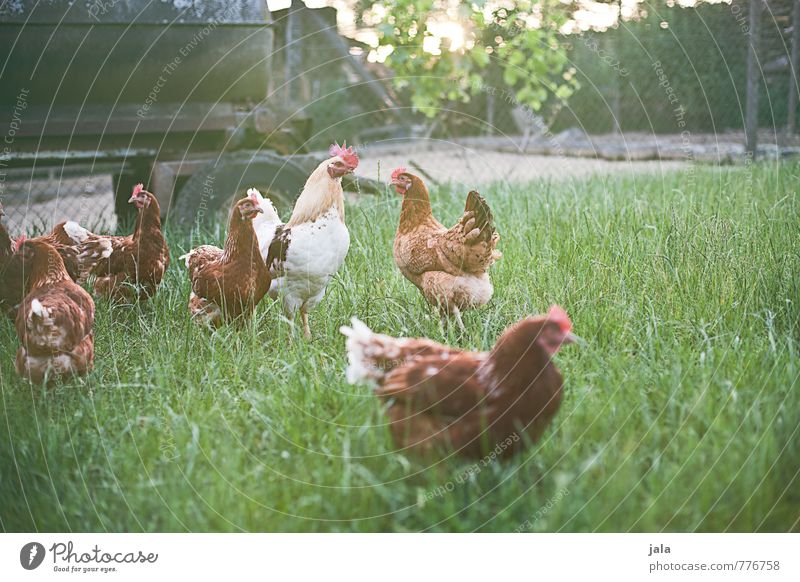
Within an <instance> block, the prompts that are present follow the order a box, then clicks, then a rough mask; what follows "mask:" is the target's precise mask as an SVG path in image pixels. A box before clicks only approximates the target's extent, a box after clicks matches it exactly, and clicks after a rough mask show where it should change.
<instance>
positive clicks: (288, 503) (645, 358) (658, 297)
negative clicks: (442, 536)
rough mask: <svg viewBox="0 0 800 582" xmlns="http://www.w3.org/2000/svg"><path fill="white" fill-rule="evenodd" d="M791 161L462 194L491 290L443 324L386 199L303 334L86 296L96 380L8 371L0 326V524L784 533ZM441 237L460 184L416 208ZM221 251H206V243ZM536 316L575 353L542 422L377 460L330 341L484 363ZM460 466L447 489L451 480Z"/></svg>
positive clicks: (361, 393) (799, 492)
mask: <svg viewBox="0 0 800 582" xmlns="http://www.w3.org/2000/svg"><path fill="white" fill-rule="evenodd" d="M798 184H800V166H799V165H796V164H794V165H778V166H776V165H772V166H754V167H751V168H746V169H706V170H698V171H697V172H696V173H695V174H694V175H686V174H677V173H676V174H670V175H667V176H666V177H664V178H661V177H658V178H657V177H652V176H636V175H630V176H617V177H607V178H604V177H596V178H593V179H589V180H583V181H574V182H569V181H565V182H558V183H545V182H540V183H533V184H531V185H529V186H528V187H524V188H520V187H509V186H504V185H502V184H500V185H497V186H496V187H494V188H492V189H490V190H487V191H485V192H483V194H484V195H485V196H486V198H487V200H488V201H489V203H490V205H491V206H492V209H493V211H494V213H495V215H496V217H497V222H498V225H499V229H500V232H501V236H502V240H501V250H502V251H503V253H504V257H503V259H502V260H501V261H500V262H499V263H497V264H496V265H495V267H494V268H493V270H492V277H493V280H494V283H495V289H496V291H495V297H494V299H493V300H492V302H491V303H490V304H489V305H488V306H487V307H486V308H484V309H482V310H480V311H476V312H472V313H468V314H467V315H466V317H465V321H466V325H467V331H466V332H465V333H464V334H459V333H458V332H457V330H456V329H443V328H442V327H441V325H440V323H439V321H438V318H437V317H435V316H434V315H433V314H432V313H431V311H430V309H429V308H428V307H427V306H426V304H425V303H424V302H423V300H422V299H421V297H420V296H419V294H418V293H417V291H416V290H415V289H414V288H413V287H412V286H411V285H410V284H409V283H408V282H406V281H405V280H404V279H403V278H402V276H401V275H400V274H399V273H398V271H397V269H396V268H395V266H394V264H393V260H392V255H391V247H392V239H393V236H394V229H395V226H396V221H397V216H398V212H399V202H400V201H399V199H398V197H397V196H396V195H394V194H393V193H392V194H386V195H385V196H383V197H377V198H367V199H364V200H361V201H360V202H357V203H353V204H349V205H348V216H347V220H348V225H349V227H350V229H351V235H352V241H353V242H352V246H351V249H350V254H349V256H348V258H347V262H346V264H345V267H344V268H343V270H342V271H341V272H340V274H339V275H338V277H337V278H336V279H335V280H334V281H333V283H332V284H331V285H330V287H329V290H328V294H327V297H326V299H325V300H324V302H323V303H322V304H321V305H320V306H319V308H318V309H317V310H316V311H315V312H313V314H312V316H311V325H312V330H313V332H314V333H315V336H316V338H315V339H314V341H312V342H310V343H307V342H305V341H303V340H302V339H301V336H300V335H296V336H295V337H294V339H292V340H290V338H289V333H290V332H289V326H288V324H287V323H286V322H285V321H284V320H283V319H282V317H281V314H280V309H279V306H278V305H276V304H274V303H272V302H270V301H269V300H266V301H264V302H263V303H262V305H260V306H259V309H258V312H257V316H256V318H255V319H254V321H253V322H252V325H249V326H247V327H246V328H245V329H242V330H233V329H223V330H220V331H218V332H216V333H213V334H210V333H208V332H206V331H204V330H202V329H199V328H197V327H196V326H195V325H194V324H192V323H191V322H190V321H189V317H188V311H187V308H186V301H187V296H188V292H189V291H188V289H189V286H188V281H187V277H186V273H185V270H184V268H183V266H182V265H180V264H179V263H178V261H174V263H173V267H172V268H171V269H170V271H169V273H168V275H167V278H166V281H165V284H164V285H163V287H162V289H161V291H160V292H159V294H158V296H157V298H156V299H155V300H154V301H152V302H151V303H148V304H145V305H142V306H138V307H119V306H110V305H109V304H107V303H103V302H98V313H97V324H96V354H97V367H96V370H95V371H94V372H93V373H92V374H91V375H90V376H88V377H87V378H86V379H84V380H79V381H75V382H72V383H69V384H66V385H61V386H58V387H55V388H50V389H45V388H40V387H31V386H29V385H28V384H26V383H24V382H22V381H21V380H20V379H18V378H17V377H16V375H15V374H14V370H13V361H12V360H13V354H14V351H15V349H16V344H17V340H16V335H15V333H14V330H13V327H12V325H11V323H10V322H8V321H2V322H0V346H2V354H3V357H2V360H1V361H0V383H2V390H1V394H0V396H2V400H1V401H0V402H1V403H0V418H2V426H0V496H1V497H2V500H3V502H2V504H0V520H1V522H0V525H2V528H3V529H4V530H8V531H14V530H40V531H53V530H57V531H61V530H67V531H87V530H100V531H105V530H108V531H142V530H143V531H156V530H169V531H173V530H174V531H185V530H192V531H207V530H213V531H239V530H248V531H378V530H391V531H417V530H428V531H431V530H432V531H473V530H480V531H508V530H517V529H523V530H526V531H629V530H631V531H652V530H666V531H695V530H701V531H729V530H730V531H764V530H770V531H772V530H777V531H786V530H797V529H799V528H800V526H798V518H800V489H798V486H797V485H798V471H799V470H800V438H799V436H800V435H799V434H798V426H800V398H798V389H797V380H798V376H799V375H800V359H799V358H798V330H800V309H799V308H798V301H800V293H798V290H799V289H800V240H799V239H800V203H799V202H798ZM433 196H434V210H435V212H436V214H437V216H439V218H440V219H442V220H443V221H444V222H446V223H448V222H449V223H452V222H454V221H455V219H456V218H457V217H458V216H459V214H460V212H461V210H462V209H463V207H462V204H463V198H464V192H461V191H458V192H456V191H452V190H451V189H450V188H448V187H443V188H440V189H438V190H435V191H434V192H433ZM218 236H221V235H218ZM170 241H171V246H172V251H173V257H177V256H178V255H179V254H180V253H181V252H182V251H184V250H185V245H186V241H188V237H186V236H184V235H181V234H180V233H174V232H173V233H170ZM554 302H557V303H559V304H561V305H562V306H564V307H565V308H566V310H567V311H568V312H569V313H570V315H571V317H572V319H573V323H574V327H575V331H576V332H577V333H578V334H580V335H581V336H583V337H584V338H585V339H586V340H587V342H586V344H585V345H583V346H580V347H569V348H567V349H564V350H563V351H562V352H561V353H560V354H559V355H558V357H557V360H558V365H559V366H560V368H561V370H562V372H563V374H564V377H565V399H564V403H563V406H562V408H561V411H560V412H559V414H558V416H557V417H556V420H555V422H554V423H553V425H552V427H551V428H550V429H549V430H548V431H547V432H546V433H545V435H544V437H543V438H542V440H541V441H540V442H539V443H537V444H536V445H535V446H534V447H532V448H531V449H529V450H528V451H527V452H526V453H525V454H523V455H520V456H519V457H517V458H515V459H513V460H511V461H508V462H499V461H496V462H487V463H485V464H484V463H478V465H477V466H473V465H472V464H471V463H469V462H465V461H463V460H460V459H458V458H444V459H442V460H441V461H438V462H425V461H423V460H421V459H419V458H416V457H414V456H413V455H408V454H401V453H398V452H395V451H394V448H393V445H392V443H391V440H390V438H389V434H388V431H387V428H386V419H385V416H384V414H383V411H382V408H381V406H380V404H379V403H378V402H377V401H376V400H375V398H374V397H373V396H372V395H371V393H370V391H369V389H368V388H366V387H364V386H350V385H348V384H347V383H346V382H345V380H344V368H345V365H346V359H345V353H344V339H343V337H342V336H341V335H340V334H339V333H338V331H337V330H338V327H339V326H340V325H342V324H343V323H346V322H347V321H348V320H349V318H350V317H351V316H352V315H358V316H359V317H360V318H361V319H363V320H364V321H366V322H367V323H368V324H369V325H370V326H371V327H373V328H374V329H375V330H377V331H381V332H385V333H390V334H393V335H409V336H427V337H431V338H433V339H435V340H438V341H443V342H448V343H453V344H457V345H460V346H463V347H466V348H472V349H488V348H490V347H491V345H492V344H493V342H494V339H495V338H496V337H497V336H498V334H499V333H500V332H501V331H502V330H503V329H504V328H505V327H506V326H507V325H508V324H510V323H512V322H514V321H516V320H517V319H519V318H521V317H523V316H526V315H529V314H532V313H536V312H541V311H543V310H545V309H546V308H547V307H548V305H549V304H551V303H554ZM465 472H469V473H470V475H469V477H466V478H465V477H464V474H465Z"/></svg>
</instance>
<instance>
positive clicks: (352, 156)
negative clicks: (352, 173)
mask: <svg viewBox="0 0 800 582" xmlns="http://www.w3.org/2000/svg"><path fill="white" fill-rule="evenodd" d="M328 153H329V154H330V156H331V157H332V158H335V157H336V156H339V157H340V158H342V161H344V163H345V164H347V165H348V166H350V167H351V168H356V167H358V155H356V150H355V148H354V147H353V146H350V147H347V142H346V141H345V142H342V145H339V144H338V143H334V144H333V145H332V146H331V149H329V150H328Z"/></svg>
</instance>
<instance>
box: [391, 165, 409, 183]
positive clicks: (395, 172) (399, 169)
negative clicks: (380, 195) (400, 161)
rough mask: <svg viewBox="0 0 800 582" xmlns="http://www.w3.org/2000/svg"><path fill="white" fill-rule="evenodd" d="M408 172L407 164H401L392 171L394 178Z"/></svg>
mask: <svg viewBox="0 0 800 582" xmlns="http://www.w3.org/2000/svg"><path fill="white" fill-rule="evenodd" d="M406 172H407V170H406V168H405V166H400V167H399V168H397V169H396V170H395V171H394V172H392V180H397V178H398V176H400V174H405V173H406Z"/></svg>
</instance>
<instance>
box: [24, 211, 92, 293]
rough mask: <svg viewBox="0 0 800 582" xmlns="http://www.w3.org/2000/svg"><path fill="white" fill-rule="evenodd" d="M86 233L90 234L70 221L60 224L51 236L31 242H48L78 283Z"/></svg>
mask: <svg viewBox="0 0 800 582" xmlns="http://www.w3.org/2000/svg"><path fill="white" fill-rule="evenodd" d="M85 232H88V231H87V230H86V229H85V228H83V227H82V226H80V225H79V224H78V223H77V222H73V221H71V220H69V221H64V222H59V223H58V224H57V225H56V226H55V227H54V228H53V230H52V231H51V232H50V234H45V235H42V236H37V237H35V238H32V239H30V240H33V241H42V242H46V243H47V244H49V245H50V246H52V247H53V248H54V249H56V251H58V254H59V255H61V258H62V260H63V261H64V266H65V267H66V269H67V273H68V274H69V276H70V278H71V279H72V280H73V281H75V282H76V283H77V282H78V281H79V280H80V275H81V273H80V264H79V260H78V257H79V255H80V252H81V244H82V242H83V237H84V233H85Z"/></svg>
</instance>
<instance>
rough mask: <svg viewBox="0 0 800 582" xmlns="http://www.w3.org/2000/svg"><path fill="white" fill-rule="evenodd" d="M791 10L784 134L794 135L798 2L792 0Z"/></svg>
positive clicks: (799, 34)
mask: <svg viewBox="0 0 800 582" xmlns="http://www.w3.org/2000/svg"><path fill="white" fill-rule="evenodd" d="M793 4H794V6H793V8H792V46H791V56H790V59H791V60H790V61H789V99H788V100H787V107H788V111H787V112H786V133H790V134H791V133H794V131H795V129H796V128H797V93H798V91H800V87H798V85H797V56H798V51H800V0H794V3H793Z"/></svg>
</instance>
